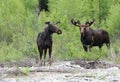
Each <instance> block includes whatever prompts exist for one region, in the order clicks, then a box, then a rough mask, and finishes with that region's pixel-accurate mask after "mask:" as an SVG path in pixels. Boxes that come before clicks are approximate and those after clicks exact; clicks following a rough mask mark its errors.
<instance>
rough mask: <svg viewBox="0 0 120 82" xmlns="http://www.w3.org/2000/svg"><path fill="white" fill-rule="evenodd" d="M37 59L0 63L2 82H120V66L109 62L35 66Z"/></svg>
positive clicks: (56, 61)
mask: <svg viewBox="0 0 120 82" xmlns="http://www.w3.org/2000/svg"><path fill="white" fill-rule="evenodd" d="M35 64H36V59H33V58H26V59H23V60H21V61H20V62H8V63H0V82H120V64H116V63H113V62H109V61H103V60H102V61H101V60H99V61H85V60H82V59H79V60H71V61H58V60H55V61H54V62H53V64H52V66H49V65H46V66H42V67H41V66H35Z"/></svg>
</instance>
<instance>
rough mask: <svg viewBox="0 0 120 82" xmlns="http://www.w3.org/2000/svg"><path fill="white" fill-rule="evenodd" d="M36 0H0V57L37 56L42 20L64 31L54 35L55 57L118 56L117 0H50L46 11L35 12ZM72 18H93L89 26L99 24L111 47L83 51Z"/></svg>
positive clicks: (119, 12)
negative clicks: (109, 48) (107, 36)
mask: <svg viewBox="0 0 120 82" xmlns="http://www.w3.org/2000/svg"><path fill="white" fill-rule="evenodd" d="M38 3H39V2H38V0H7V1H6V0H1V1H0V4H1V5H0V61H1V62H2V61H18V60H20V59H22V58H23V57H38V54H39V53H38V50H37V46H36V37H37V34H38V33H39V32H40V31H42V30H43V29H44V27H45V26H46V25H45V24H44V22H45V21H52V22H56V21H57V20H60V21H61V23H60V24H59V25H58V27H59V28H60V29H61V30H62V31H63V34H62V35H59V36H58V35H57V34H54V35H53V40H54V44H53V56H54V58H57V59H81V58H84V59H97V58H106V57H107V58H109V59H113V55H110V53H108V52H111V53H112V54H114V57H115V58H114V59H115V60H117V61H119V60H120V56H119V55H120V47H119V46H120V44H119V41H120V39H118V36H119V35H120V33H119V31H120V9H119V8H120V0H69V1H68V0H49V3H48V7H49V12H46V11H44V10H43V11H41V12H40V15H39V16H38V15H37V5H38ZM71 18H75V19H77V20H80V22H81V23H85V22H86V21H87V20H89V21H91V20H92V19H95V21H96V22H95V24H94V25H92V26H91V27H92V28H102V29H105V30H107V31H108V32H109V33H110V35H111V50H110V51H108V50H107V48H106V46H104V47H103V48H102V52H101V53H100V52H99V49H98V48H96V47H94V48H92V51H91V52H90V53H86V52H85V51H84V50H83V48H82V44H81V42H80V33H79V29H78V28H77V27H75V26H73V25H72V24H71V23H70V19H71Z"/></svg>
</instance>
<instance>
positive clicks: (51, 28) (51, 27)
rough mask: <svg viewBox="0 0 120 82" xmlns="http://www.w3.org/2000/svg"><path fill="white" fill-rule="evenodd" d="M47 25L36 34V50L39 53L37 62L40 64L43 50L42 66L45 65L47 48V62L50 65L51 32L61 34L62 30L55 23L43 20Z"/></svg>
mask: <svg viewBox="0 0 120 82" xmlns="http://www.w3.org/2000/svg"><path fill="white" fill-rule="evenodd" d="M58 23H60V22H57V23H56V24H58ZM45 24H47V25H48V26H47V27H46V28H45V30H44V31H43V32H40V33H39V34H38V36H37V46H38V51H39V55H40V61H39V64H40V65H41V66H42V55H43V52H44V61H43V62H44V64H43V65H44V66H45V59H46V53H47V50H49V64H50V65H51V63H52V61H51V53H52V43H53V41H52V34H53V33H57V34H62V31H61V30H60V29H59V28H57V26H56V24H53V23H51V22H45Z"/></svg>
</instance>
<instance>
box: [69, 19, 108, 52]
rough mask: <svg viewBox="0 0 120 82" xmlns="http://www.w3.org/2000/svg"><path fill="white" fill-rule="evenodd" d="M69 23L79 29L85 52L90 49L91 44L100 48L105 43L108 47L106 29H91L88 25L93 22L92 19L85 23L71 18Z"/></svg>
mask: <svg viewBox="0 0 120 82" xmlns="http://www.w3.org/2000/svg"><path fill="white" fill-rule="evenodd" d="M71 23H72V24H73V25H75V26H77V27H79V29H80V34H81V38H80V39H81V42H82V44H83V48H84V50H85V51H86V52H88V51H90V49H91V48H92V47H93V46H98V47H99V49H100V50H101V48H102V46H103V44H104V43H105V44H106V46H107V47H108V48H110V38H109V34H108V32H107V31H105V30H103V29H92V28H91V27H90V26H91V25H92V24H93V23H94V20H93V21H91V22H89V21H87V22H86V23H85V24H81V23H80V21H79V20H77V21H75V20H74V19H73V18H72V19H71Z"/></svg>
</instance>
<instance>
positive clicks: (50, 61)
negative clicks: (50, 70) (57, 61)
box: [49, 47, 52, 66]
mask: <svg viewBox="0 0 120 82" xmlns="http://www.w3.org/2000/svg"><path fill="white" fill-rule="evenodd" d="M51 53H52V47H51V48H49V64H50V66H51V63H52V59H51Z"/></svg>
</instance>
